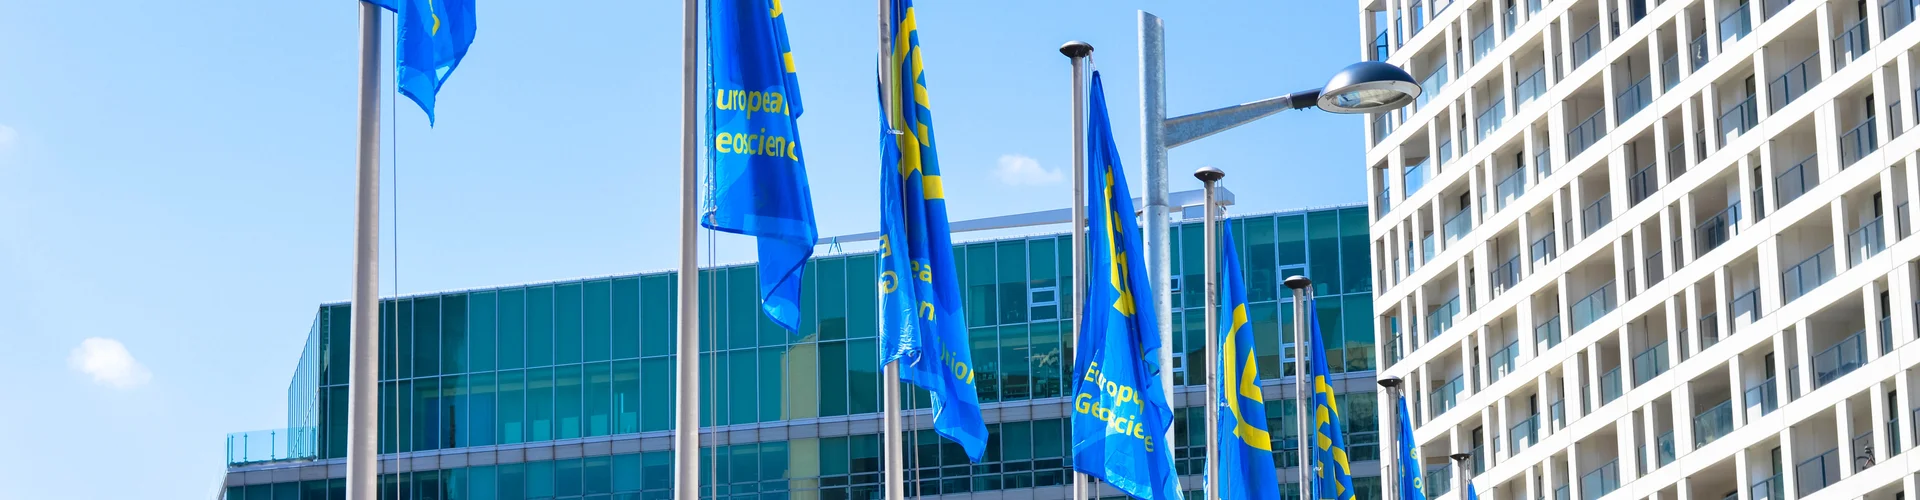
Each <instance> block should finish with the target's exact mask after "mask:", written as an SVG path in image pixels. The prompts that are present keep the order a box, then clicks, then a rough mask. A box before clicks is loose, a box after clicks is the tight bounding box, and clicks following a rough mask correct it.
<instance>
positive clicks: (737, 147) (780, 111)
mask: <svg viewBox="0 0 1920 500" xmlns="http://www.w3.org/2000/svg"><path fill="white" fill-rule="evenodd" d="M770 1H771V3H769V2H770ZM707 15H708V20H707V21H708V22H707V26H708V30H709V32H710V33H711V36H709V37H708V40H707V44H708V46H707V47H708V53H709V54H711V55H710V57H711V59H712V60H711V61H710V64H708V65H707V72H708V79H707V86H708V87H707V95H709V96H711V98H712V99H713V100H712V101H710V102H709V103H708V107H707V123H708V124H709V126H710V127H711V129H710V130H709V135H708V136H707V143H708V144H710V145H711V146H712V149H709V150H707V154H708V155H710V158H711V165H712V168H710V169H709V170H708V171H707V176H708V177H707V190H708V191H707V207H706V213H704V214H701V216H700V225H701V226H705V227H707V228H709V229H714V230H718V231H725V232H729V233H735V234H744V235H748V236H753V237H755V238H757V239H758V243H759V251H760V308H761V310H762V311H764V312H765V313H766V314H767V318H768V319H771V320H773V322H774V323H776V324H779V325H780V327H782V328H786V329H787V331H789V332H798V331H800V328H799V326H800V271H801V269H802V268H803V267H805V266H806V263H807V259H808V258H809V257H812V256H813V245H814V243H815V242H816V241H818V239H819V234H818V232H817V231H816V230H815V229H814V225H813V195H812V194H811V193H810V190H809V189H808V187H807V165H806V162H805V161H804V160H802V159H801V156H800V129H799V127H798V126H797V125H796V124H795V123H794V120H795V119H797V118H799V117H800V93H799V89H800V87H799V84H798V80H796V79H795V76H794V70H793V54H792V52H790V51H789V50H788V49H787V30H786V20H785V19H784V18H783V16H782V15H781V10H780V3H779V2H778V1H772V0H712V3H711V5H710V6H709V7H708V11H707Z"/></svg>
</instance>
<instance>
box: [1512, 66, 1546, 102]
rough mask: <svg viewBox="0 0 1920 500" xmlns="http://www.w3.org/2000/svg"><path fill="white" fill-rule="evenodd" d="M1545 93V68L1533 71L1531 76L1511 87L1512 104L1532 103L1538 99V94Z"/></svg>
mask: <svg viewBox="0 0 1920 500" xmlns="http://www.w3.org/2000/svg"><path fill="white" fill-rule="evenodd" d="M1545 93H1547V68H1545V67H1542V68H1540V69H1536V70H1533V74H1531V75H1527V77H1526V78H1524V79H1522V80H1520V83H1519V84H1518V85H1514V86H1513V96H1514V97H1513V99H1514V102H1518V103H1520V104H1526V103H1529V102H1533V100H1534V99H1538V98H1540V94H1545Z"/></svg>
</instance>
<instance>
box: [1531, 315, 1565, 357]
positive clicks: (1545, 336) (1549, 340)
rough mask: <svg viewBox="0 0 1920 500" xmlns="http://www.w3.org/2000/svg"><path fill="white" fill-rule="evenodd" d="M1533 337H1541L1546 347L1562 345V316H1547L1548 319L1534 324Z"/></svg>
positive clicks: (1541, 341)
mask: <svg viewBox="0 0 1920 500" xmlns="http://www.w3.org/2000/svg"><path fill="white" fill-rule="evenodd" d="M1533 338H1536V339H1539V340H1540V343H1541V344H1543V345H1544V346H1545V348H1546V349H1552V348H1553V346H1557V345H1560V317H1559V316H1554V317H1551V318H1547V320H1546V321H1544V322H1541V323H1540V324H1538V325H1534V327H1533ZM1543 350H1544V349H1543Z"/></svg>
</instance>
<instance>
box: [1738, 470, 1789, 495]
mask: <svg viewBox="0 0 1920 500" xmlns="http://www.w3.org/2000/svg"><path fill="white" fill-rule="evenodd" d="M1747 491H1749V492H1751V493H1752V495H1753V500H1785V499H1786V498H1787V493H1786V492H1787V487H1786V481H1785V480H1782V479H1781V478H1780V476H1771V477H1768V478H1766V479H1761V480H1759V481H1754V482H1753V486H1752V487H1751V488H1750V489H1748V490H1747Z"/></svg>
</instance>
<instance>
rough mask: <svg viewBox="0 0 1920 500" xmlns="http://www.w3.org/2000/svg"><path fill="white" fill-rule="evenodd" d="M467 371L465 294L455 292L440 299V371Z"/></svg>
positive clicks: (449, 372)
mask: <svg viewBox="0 0 1920 500" xmlns="http://www.w3.org/2000/svg"><path fill="white" fill-rule="evenodd" d="M466 371H467V294H464V293H456V294H453V295H448V296H446V298H445V299H443V300H442V304H441V311H440V372H441V373H446V374H449V375H452V374H460V373H466Z"/></svg>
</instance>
